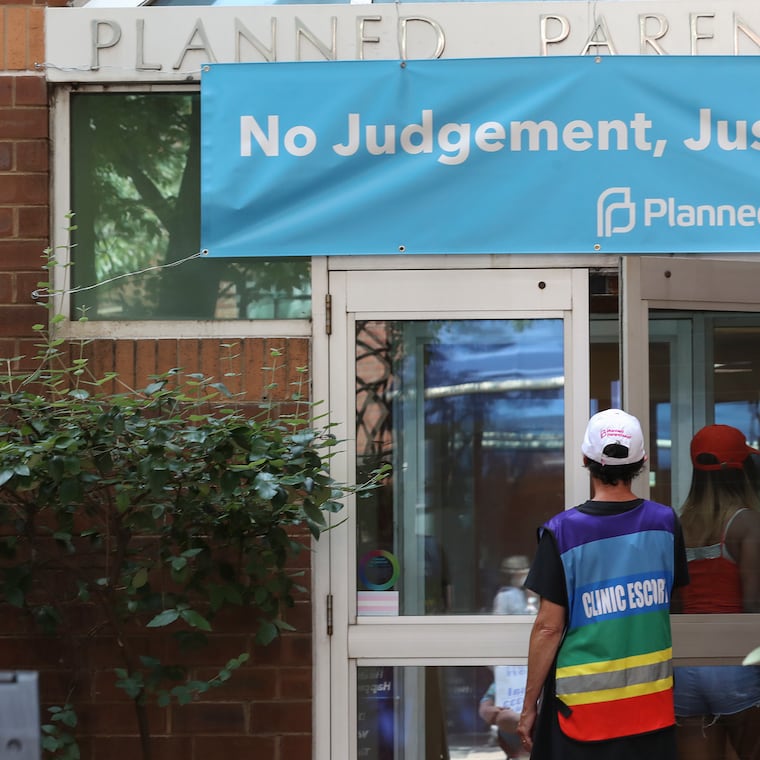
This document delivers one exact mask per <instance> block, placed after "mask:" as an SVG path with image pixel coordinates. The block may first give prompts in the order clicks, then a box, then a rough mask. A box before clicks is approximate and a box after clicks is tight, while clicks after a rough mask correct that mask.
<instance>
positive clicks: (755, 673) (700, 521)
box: [675, 425, 760, 760]
mask: <svg viewBox="0 0 760 760" xmlns="http://www.w3.org/2000/svg"><path fill="white" fill-rule="evenodd" d="M758 453H760V452H758V451H757V450H756V449H753V448H751V447H750V446H748V445H747V442H746V440H745V438H744V434H743V433H742V432H741V431H740V430H737V429H736V428H734V427H730V426H728V425H708V426H707V427H704V428H702V429H701V430H700V431H699V432H698V433H697V434H696V435H695V436H694V438H693V439H692V442H691V461H692V465H693V467H694V471H693V475H692V482H691V488H690V490H689V495H688V496H687V497H686V502H685V503H684V505H683V509H682V511H681V524H682V527H683V533H684V538H685V540H686V547H687V549H686V554H687V559H688V561H689V576H690V579H691V582H690V584H689V585H688V586H685V587H683V588H682V589H680V594H681V611H682V612H688V613H728V612H760V505H759V504H758V500H757V496H756V494H755V493H754V490H753V488H752V484H751V481H750V472H751V468H753V467H754V464H753V463H752V460H751V455H752V454H758ZM675 708H676V716H677V717H678V725H679V731H678V754H679V757H680V758H684V760H685V759H686V758H688V759H689V760H700V759H702V758H704V759H705V760H707V759H708V758H709V760H722V759H723V758H729V757H731V758H733V757H738V759H739V760H760V668H759V667H755V666H749V667H743V666H741V665H737V666H714V667H713V666H707V667H694V668H676V670H675ZM731 749H732V750H733V753H735V755H734V754H733V753H732V752H731Z"/></svg>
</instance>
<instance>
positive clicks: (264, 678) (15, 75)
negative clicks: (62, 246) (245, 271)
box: [0, 0, 312, 760]
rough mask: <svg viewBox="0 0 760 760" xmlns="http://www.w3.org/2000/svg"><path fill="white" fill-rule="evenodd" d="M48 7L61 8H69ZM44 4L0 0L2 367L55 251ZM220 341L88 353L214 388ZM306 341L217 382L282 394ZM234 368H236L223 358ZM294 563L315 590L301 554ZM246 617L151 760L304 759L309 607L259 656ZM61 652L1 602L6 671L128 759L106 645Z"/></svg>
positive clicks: (140, 376)
mask: <svg viewBox="0 0 760 760" xmlns="http://www.w3.org/2000/svg"><path fill="white" fill-rule="evenodd" d="M48 4H50V5H53V4H55V5H60V6H65V5H67V3H66V2H65V0H52V1H51V2H50V3H48ZM44 5H45V3H33V2H27V3H24V2H14V3H7V2H3V1H2V0H0V357H6V358H7V357H12V356H20V355H24V354H26V355H31V354H33V353H34V343H35V340H34V333H33V331H32V325H33V324H34V323H36V322H41V321H44V317H45V314H46V313H45V312H44V311H41V310H40V306H39V305H36V304H35V303H34V302H33V300H32V297H31V294H32V291H33V290H34V289H35V287H36V286H37V283H38V281H39V280H41V279H44V277H43V276H42V275H43V272H42V271H41V269H40V266H41V264H42V258H41V257H42V252H43V250H44V249H45V248H46V247H47V246H48V245H49V242H50V241H49V218H50V196H49V186H50V141H49V126H48V119H49V111H48V92H47V87H46V83H45V79H44V75H43V73H42V72H41V71H39V70H38V69H37V68H36V66H35V64H37V63H39V62H42V61H44V58H45V55H44V29H43V25H44ZM219 343H220V342H219V341H218V340H110V339H109V340H105V339H103V340H95V341H93V342H92V343H91V344H90V345H89V346H88V348H87V351H88V356H89V359H90V362H91V366H92V367H93V369H94V370H95V372H96V373H102V372H104V371H106V370H109V369H112V370H115V371H117V372H118V373H119V374H120V377H121V378H122V379H123V380H124V381H125V382H126V383H128V384H129V385H132V387H140V386H142V385H145V384H146V382H147V380H148V376H149V375H151V374H155V373H159V372H163V371H165V370H167V369H170V368H171V367H177V366H181V367H185V368H194V369H195V370H197V371H200V372H203V373H204V374H206V375H213V376H215V377H221V376H222V375H224V374H225V373H227V372H229V371H230V365H225V364H224V360H223V359H222V358H221V357H222V356H223V353H224V352H223V351H222V350H221V349H220V346H219ZM271 348H278V349H279V350H280V351H281V352H282V356H281V357H280V358H279V359H278V362H277V366H278V369H277V371H276V374H275V376H274V377H272V376H267V377H266V378H265V376H264V373H262V372H261V367H263V366H264V365H265V364H269V363H270V362H269V361H268V357H269V350H270V349H271ZM308 351H309V343H308V341H307V340H305V339H293V340H282V339H280V340H242V341H240V342H239V345H238V346H237V347H236V351H235V353H236V358H235V359H234V365H233V366H232V372H233V377H229V378H228V377H225V378H224V381H225V382H226V383H227V384H228V385H229V386H230V389H231V390H232V391H233V392H236V393H237V392H242V393H244V394H245V397H246V399H248V400H250V401H258V400H260V399H262V398H264V397H265V394H266V393H269V392H270V391H267V390H265V387H264V386H265V384H266V383H269V382H275V383H276V384H277V386H276V390H275V391H274V392H275V393H276V394H278V395H280V396H281V397H283V398H284V397H285V396H286V395H288V396H289V395H290V393H292V387H291V384H292V383H295V382H298V381H299V379H300V378H301V375H300V374H299V373H298V372H297V370H296V368H297V367H301V366H304V365H306V364H307V363H308ZM231 361H232V360H231ZM298 561H299V562H300V563H302V565H303V567H302V568H301V569H303V571H304V572H305V578H304V580H303V584H304V585H305V586H307V587H308V585H309V580H310V578H309V574H308V573H309V556H308V553H303V555H302V557H301V558H300V559H299V560H298ZM252 615H253V613H251V612H243V613H241V615H240V616H239V618H238V619H236V620H232V619H231V620H229V621H228V623H227V624H226V625H225V627H224V628H223V629H222V630H220V631H219V633H218V635H217V636H216V638H215V640H214V643H213V645H212V647H211V649H210V650H209V652H213V658H214V662H218V660H219V658H220V657H222V656H224V655H225V654H229V655H230V656H234V655H237V654H240V652H242V651H248V652H249V653H250V654H251V659H250V661H249V662H248V663H247V664H246V665H245V666H244V667H243V668H242V669H241V670H240V671H238V672H237V673H236V674H235V675H234V676H233V678H232V680H231V681H230V683H229V684H228V685H226V686H225V687H222V688H219V689H215V690H213V692H212V693H210V695H209V696H208V697H207V698H204V699H203V701H200V702H198V703H195V704H192V705H189V706H185V707H182V708H171V709H169V710H156V711H155V712H152V713H151V718H152V730H153V734H154V743H153V750H154V757H153V760H179V758H182V760H202V759H203V760H205V758H208V757H221V758H225V760H237V758H241V759H242V758H246V760H248V759H250V758H256V760H290V758H299V759H300V760H308V758H309V757H311V688H312V670H311V656H312V655H311V652H312V646H311V630H310V627H311V606H310V602H309V600H308V599H306V598H304V599H303V600H299V602H298V603H297V605H296V607H295V609H294V610H293V611H292V613H291V615H290V622H291V623H292V624H293V625H295V626H296V628H297V631H296V632H295V633H290V634H286V635H284V636H283V637H281V638H280V639H279V640H277V641H276V642H275V643H274V644H272V645H270V646H269V647H266V648H264V649H261V648H257V647H256V646H255V645H254V644H253V643H252V641H251V637H250V635H249V632H250V631H251V630H252V629H253V625H252V621H253V618H252ZM57 643H58V642H56V641H51V640H49V639H46V638H45V637H43V636H42V635H40V634H39V633H38V632H36V631H34V630H33V629H32V628H30V627H29V624H28V623H27V622H26V621H24V619H23V618H21V617H19V616H18V615H16V614H14V612H13V610H11V609H10V608H9V607H8V606H7V605H5V604H0V670H5V669H29V670H37V671H39V673H40V700H41V703H42V706H43V718H44V719H45V720H47V717H48V716H47V714H46V713H45V712H44V708H45V707H46V706H48V705H50V704H62V703H63V702H64V701H65V700H66V699H73V700H74V701H75V702H76V704H77V712H78V714H79V716H80V721H81V722H80V726H79V728H78V729H77V735H78V738H79V739H80V746H81V749H82V757H83V758H84V759H85V760H87V759H92V760H121V759H122V758H123V760H135V758H139V757H140V754H139V743H138V739H137V730H136V723H135V719H134V715H133V712H132V709H131V706H130V704H129V702H128V701H127V700H126V699H125V697H124V696H123V694H122V692H121V691H119V690H117V689H115V688H114V686H113V676H112V671H111V670H110V668H112V667H113V665H114V663H113V662H112V661H111V659H110V658H109V657H108V656H106V655H105V654H104V652H107V651H108V650H109V645H112V644H113V643H114V642H108V641H100V642H99V641H97V640H92V641H91V640H89V639H87V640H85V639H83V640H82V647H81V648H79V649H78V650H77V652H76V653H75V654H76V657H75V658H74V659H75V660H76V662H75V663H74V662H73V661H72V659H71V655H72V653H71V652H69V653H68V654H67V653H66V652H62V651H59V650H58V649H57ZM209 656H210V654H209V653H207V654H205V655H198V657H197V659H195V660H193V661H192V662H191V663H190V665H191V667H192V668H193V672H194V673H195V674H196V675H198V677H201V678H202V677H204V675H208V672H209V667H210V665H211V663H210V661H209V659H208V658H209Z"/></svg>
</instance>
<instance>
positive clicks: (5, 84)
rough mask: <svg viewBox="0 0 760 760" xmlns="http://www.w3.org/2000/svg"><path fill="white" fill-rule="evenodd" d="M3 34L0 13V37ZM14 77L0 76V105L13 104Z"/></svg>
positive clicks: (0, 58)
mask: <svg viewBox="0 0 760 760" xmlns="http://www.w3.org/2000/svg"><path fill="white" fill-rule="evenodd" d="M2 36H3V14H2V13H0V39H2ZM2 54H3V51H2V47H0V65H2V60H3V58H2ZM15 79H16V77H11V76H7V75H5V76H0V106H12V105H13V83H14V81H15Z"/></svg>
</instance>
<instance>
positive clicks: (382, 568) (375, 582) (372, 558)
mask: <svg viewBox="0 0 760 760" xmlns="http://www.w3.org/2000/svg"><path fill="white" fill-rule="evenodd" d="M398 573H399V566H398V560H397V559H396V555H395V554H391V552H389V551H386V550H385V549H373V550H372V551H369V552H367V553H366V554H365V555H364V556H363V557H362V558H361V559H360V560H359V580H360V581H361V583H362V585H363V586H364V587H365V588H366V589H369V590H370V591H386V590H388V589H389V588H391V587H392V586H393V585H395V583H396V581H397V580H398Z"/></svg>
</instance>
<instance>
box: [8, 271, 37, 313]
mask: <svg viewBox="0 0 760 760" xmlns="http://www.w3.org/2000/svg"><path fill="white" fill-rule="evenodd" d="M41 276H42V275H41V273H40V274H38V273H37V272H19V273H18V274H17V275H16V288H15V290H16V292H15V300H14V303H18V304H22V305H24V304H30V303H34V298H33V297H32V293H33V292H34V291H35V290H36V289H37V288H38V287H39V284H40V278H41Z"/></svg>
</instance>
